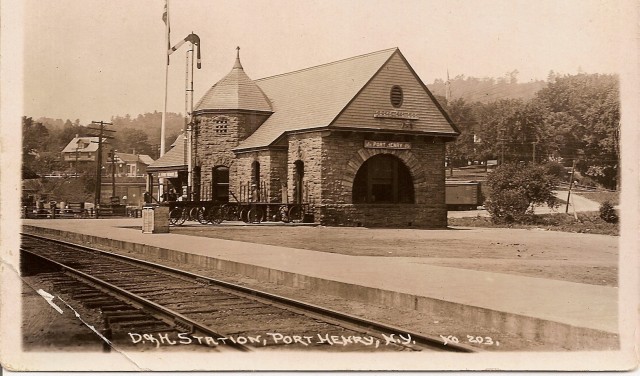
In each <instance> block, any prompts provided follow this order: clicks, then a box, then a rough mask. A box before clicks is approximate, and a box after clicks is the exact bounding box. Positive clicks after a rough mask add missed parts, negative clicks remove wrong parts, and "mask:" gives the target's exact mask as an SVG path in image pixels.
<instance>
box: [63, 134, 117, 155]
mask: <svg viewBox="0 0 640 376" xmlns="http://www.w3.org/2000/svg"><path fill="white" fill-rule="evenodd" d="M102 143H103V144H108V143H109V142H108V141H107V139H106V138H104V137H103V138H102ZM78 146H79V147H78ZM76 151H77V152H85V153H86V152H94V151H98V137H74V138H73V139H72V140H71V141H69V143H68V144H67V146H65V147H64V149H62V152H63V153H75V152H76Z"/></svg>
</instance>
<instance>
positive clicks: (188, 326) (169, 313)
mask: <svg viewBox="0 0 640 376" xmlns="http://www.w3.org/2000/svg"><path fill="white" fill-rule="evenodd" d="M20 252H25V253H28V254H30V255H31V256H35V257H38V258H40V259H43V260H45V261H46V262H49V263H51V264H54V265H56V266H58V267H59V268H61V269H62V270H64V271H65V272H68V273H70V274H72V275H74V276H77V277H80V279H82V280H84V281H89V282H90V283H93V284H96V285H98V286H100V287H102V288H104V289H106V290H107V291H108V292H110V293H113V294H115V295H119V296H121V297H125V298H126V299H130V300H133V301H134V302H136V303H138V304H140V305H141V306H142V307H143V308H145V309H147V310H149V311H152V312H153V313H154V314H156V315H158V316H161V317H163V318H165V320H162V321H165V322H166V323H168V324H170V325H174V326H175V327H177V328H180V329H184V330H188V331H189V334H193V333H194V332H199V333H202V334H204V335H205V336H209V337H214V338H221V337H223V338H227V336H225V335H223V334H220V333H217V332H215V331H213V329H211V328H209V327H207V326H206V325H204V324H202V323H200V322H198V321H195V320H193V319H190V318H188V317H186V316H184V315H183V314H181V313H178V312H175V311H173V310H171V309H169V308H166V307H164V306H162V305H160V304H157V303H154V302H152V301H150V300H148V299H145V298H143V297H141V296H139V295H137V294H134V293H132V292H130V291H127V290H125V289H122V288H120V287H118V286H115V285H113V284H111V283H109V282H106V281H104V280H102V279H100V278H97V277H94V276H92V275H89V274H87V273H85V272H82V271H80V270H77V269H75V268H72V267H70V266H68V265H65V264H63V263H61V262H58V261H55V260H52V259H50V258H48V257H46V256H43V255H39V254H37V253H34V252H31V251H29V250H27V249H24V248H20ZM167 319H168V320H167ZM227 345H228V346H230V347H232V348H235V349H236V350H240V351H251V349H250V348H248V347H246V346H243V345H241V344H239V343H234V342H230V343H227Z"/></svg>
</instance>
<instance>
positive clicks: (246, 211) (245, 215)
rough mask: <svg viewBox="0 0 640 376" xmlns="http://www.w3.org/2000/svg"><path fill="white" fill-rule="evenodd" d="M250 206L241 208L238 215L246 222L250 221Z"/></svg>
mask: <svg viewBox="0 0 640 376" xmlns="http://www.w3.org/2000/svg"><path fill="white" fill-rule="evenodd" d="M248 214H249V208H248V207H245V208H241V209H240V214H239V215H238V218H239V219H240V220H241V221H242V222H244V223H249V215H248Z"/></svg>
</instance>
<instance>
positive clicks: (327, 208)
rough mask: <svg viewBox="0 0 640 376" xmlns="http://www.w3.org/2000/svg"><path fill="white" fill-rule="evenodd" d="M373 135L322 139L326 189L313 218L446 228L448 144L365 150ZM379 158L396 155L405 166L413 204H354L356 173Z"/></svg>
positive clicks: (423, 142)
mask: <svg viewBox="0 0 640 376" xmlns="http://www.w3.org/2000/svg"><path fill="white" fill-rule="evenodd" d="M373 137H376V135H373V134H365V133H343V132H333V133H331V134H330V135H328V136H326V137H323V138H321V140H322V143H321V153H322V169H321V171H322V175H321V179H322V182H323V185H322V188H321V194H320V197H321V200H320V203H319V204H318V205H316V206H315V209H314V214H315V217H316V218H315V220H316V221H317V222H320V223H323V224H327V225H347V226H360V225H361V226H388V227H396V226H400V227H407V226H416V227H446V225H447V210H446V205H445V171H444V145H445V144H444V142H443V141H442V140H441V139H438V138H434V137H424V136H422V137H414V138H412V139H409V141H408V142H410V143H411V149H410V150H395V149H368V148H364V140H365V139H372V138H373ZM378 137H382V136H378ZM388 137H394V136H388ZM379 154H390V155H393V156H396V157H397V158H399V159H400V160H401V161H402V162H403V163H404V164H405V165H406V166H407V168H408V169H409V171H410V173H411V177H412V179H413V184H414V195H415V202H414V204H358V205H353V203H352V190H353V182H354V179H355V176H356V173H357V172H358V169H359V168H360V167H361V166H362V164H363V163H364V162H365V161H366V160H367V159H369V158H371V157H373V156H375V155H379Z"/></svg>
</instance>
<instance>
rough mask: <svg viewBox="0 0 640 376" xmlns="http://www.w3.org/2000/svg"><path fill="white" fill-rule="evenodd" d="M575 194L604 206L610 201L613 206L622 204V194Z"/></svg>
mask: <svg viewBox="0 0 640 376" xmlns="http://www.w3.org/2000/svg"><path fill="white" fill-rule="evenodd" d="M575 194H577V195H579V196H582V197H584V198H588V199H589V200H591V201H595V202H598V203H600V204H602V203H603V202H605V201H609V202H610V203H611V205H614V206H615V205H619V204H620V192H615V191H614V192H575Z"/></svg>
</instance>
